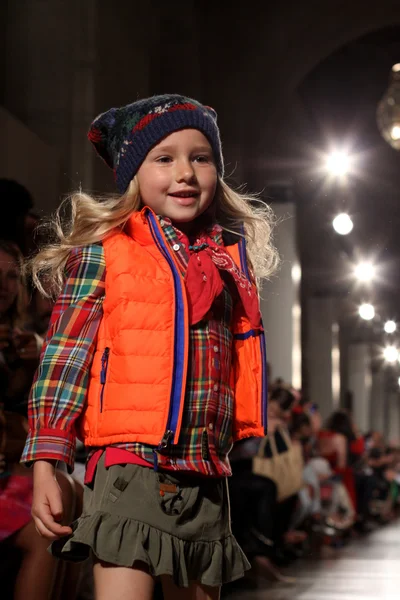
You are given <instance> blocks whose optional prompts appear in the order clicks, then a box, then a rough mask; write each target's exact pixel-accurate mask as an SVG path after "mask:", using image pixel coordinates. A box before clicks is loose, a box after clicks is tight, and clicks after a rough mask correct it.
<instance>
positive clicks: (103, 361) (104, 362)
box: [100, 348, 110, 413]
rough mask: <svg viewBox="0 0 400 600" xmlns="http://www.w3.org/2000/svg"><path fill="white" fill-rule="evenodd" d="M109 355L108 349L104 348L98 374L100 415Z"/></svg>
mask: <svg viewBox="0 0 400 600" xmlns="http://www.w3.org/2000/svg"><path fill="white" fill-rule="evenodd" d="M109 354H110V348H104V352H103V356H102V357H101V372H100V383H101V392H100V412H101V413H102V412H103V397H104V388H105V386H106V379H107V369H108V357H109Z"/></svg>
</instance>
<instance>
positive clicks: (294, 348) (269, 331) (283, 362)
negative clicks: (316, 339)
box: [261, 203, 301, 388]
mask: <svg viewBox="0 0 400 600" xmlns="http://www.w3.org/2000/svg"><path fill="white" fill-rule="evenodd" d="M272 208H273V210H274V212H275V214H276V216H277V218H278V221H279V225H278V226H277V228H276V231H275V245H276V247H277V249H278V252H279V254H280V257H281V267H280V270H279V272H278V273H277V274H276V275H275V276H274V277H273V278H272V280H271V281H267V282H265V283H264V286H263V290H262V300H261V311H262V315H263V320H264V327H265V332H266V340H267V360H268V362H269V364H270V366H271V374H272V379H275V378H277V377H282V378H283V379H284V380H285V381H286V382H288V383H292V384H293V385H294V386H295V387H296V388H299V387H301V326H300V323H301V306H300V301H299V285H300V279H301V270H300V266H299V262H298V253H297V246H296V210H295V205H294V204H293V203H274V204H273V205H272Z"/></svg>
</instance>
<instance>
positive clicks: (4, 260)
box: [0, 250, 20, 316]
mask: <svg viewBox="0 0 400 600" xmlns="http://www.w3.org/2000/svg"><path fill="white" fill-rule="evenodd" d="M19 285H20V273H19V268H18V265H17V263H16V262H15V261H14V259H13V257H12V256H10V255H9V254H7V252H4V250H0V316H1V315H4V313H6V312H7V311H8V309H9V308H10V307H11V306H12V304H13V302H14V300H15V299H16V297H17V295H18V290H19Z"/></svg>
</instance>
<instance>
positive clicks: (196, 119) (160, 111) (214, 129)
mask: <svg viewBox="0 0 400 600" xmlns="http://www.w3.org/2000/svg"><path fill="white" fill-rule="evenodd" d="M180 129H198V130H199V131H201V132H202V133H203V134H204V135H205V136H206V138H207V139H208V141H209V142H210V145H211V148H212V150H213V154H214V159H215V162H216V166H217V171H218V174H219V175H221V177H222V176H223V173H224V161H223V156H222V149H221V140H220V135H219V129H218V126H217V113H216V112H215V110H214V109H212V108H210V107H209V106H203V105H202V104H200V103H199V102H197V101H196V100H193V99H191V98H187V97H186V96H180V95H178V94H165V95H163V96H152V97H151V98H145V99H143V100H138V101H137V102H133V104H128V105H127V106H122V107H121V108H111V109H110V110H108V111H107V112H105V113H102V114H101V115H99V116H98V117H96V119H95V120H94V121H93V123H92V125H91V127H90V130H89V133H88V138H89V140H90V141H91V142H92V144H93V145H94V147H95V148H96V151H97V153H98V154H99V155H100V156H101V158H102V159H103V160H104V161H105V162H106V164H107V165H108V166H109V167H110V168H111V169H113V171H114V177H115V181H116V185H117V189H118V191H119V192H120V193H121V194H123V193H124V192H125V191H126V190H127V188H128V186H129V183H130V181H131V180H132V179H133V177H134V176H135V175H136V173H137V171H138V169H139V167H140V165H141V164H142V162H143V161H144V159H145V158H146V155H147V154H148V152H149V151H150V150H151V149H152V148H153V147H154V146H156V145H157V144H158V143H159V142H160V141H161V140H162V139H163V138H165V137H166V136H167V135H169V134H170V133H173V132H174V131H179V130H180Z"/></svg>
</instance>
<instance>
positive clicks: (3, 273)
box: [0, 240, 74, 600]
mask: <svg viewBox="0 0 400 600" xmlns="http://www.w3.org/2000/svg"><path fill="white" fill-rule="evenodd" d="M25 306H26V291H25V287H24V282H23V277H22V255H21V253H20V251H19V250H18V248H17V247H16V246H15V245H13V244H12V243H10V242H5V241H2V240H0V556H1V560H0V569H4V568H5V565H6V564H7V561H8V560H9V557H10V548H14V549H17V550H18V551H19V553H20V554H21V556H22V562H21V564H20V568H19V571H18V575H17V579H16V582H15V588H14V598H15V599H16V600H26V599H27V598H29V599H30V600H42V599H43V598H47V597H50V594H51V590H52V589H53V579H54V575H55V569H56V565H57V562H56V561H55V559H54V558H53V557H52V556H51V555H50V554H49V553H48V552H47V547H48V541H47V540H45V539H44V538H41V537H39V535H38V534H37V532H36V531H35V527H34V525H33V521H32V519H31V504H32V476H31V472H30V471H29V470H28V469H26V468H25V467H23V466H21V465H19V464H18V463H19V458H20V454H21V452H22V449H23V446H24V443H25V437H26V432H27V428H26V403H27V397H28V394H29V390H30V387H31V385H32V381H33V377H34V373H35V370H36V368H37V366H38V362H39V354H40V348H41V344H42V340H41V338H40V337H39V336H38V335H37V334H36V333H34V332H32V331H27V330H26V329H25V327H24V324H25V322H26V321H27V318H26V315H25ZM57 480H58V483H59V485H60V487H61V489H62V491H63V495H64V498H65V502H66V505H65V506H66V511H68V510H69V509H71V508H72V499H73V497H74V491H73V488H72V486H71V479H70V478H69V477H67V476H65V475H64V474H62V473H60V474H59V475H58V476H57ZM68 516H70V515H68ZM13 566H14V565H8V564H7V575H8V574H9V572H8V567H11V570H12V569H13ZM17 566H18V565H17ZM2 575H3V577H2V585H4V583H5V581H6V578H5V577H4V575H5V572H2ZM51 597H52V598H53V597H55V596H54V595H52V596H51Z"/></svg>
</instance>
